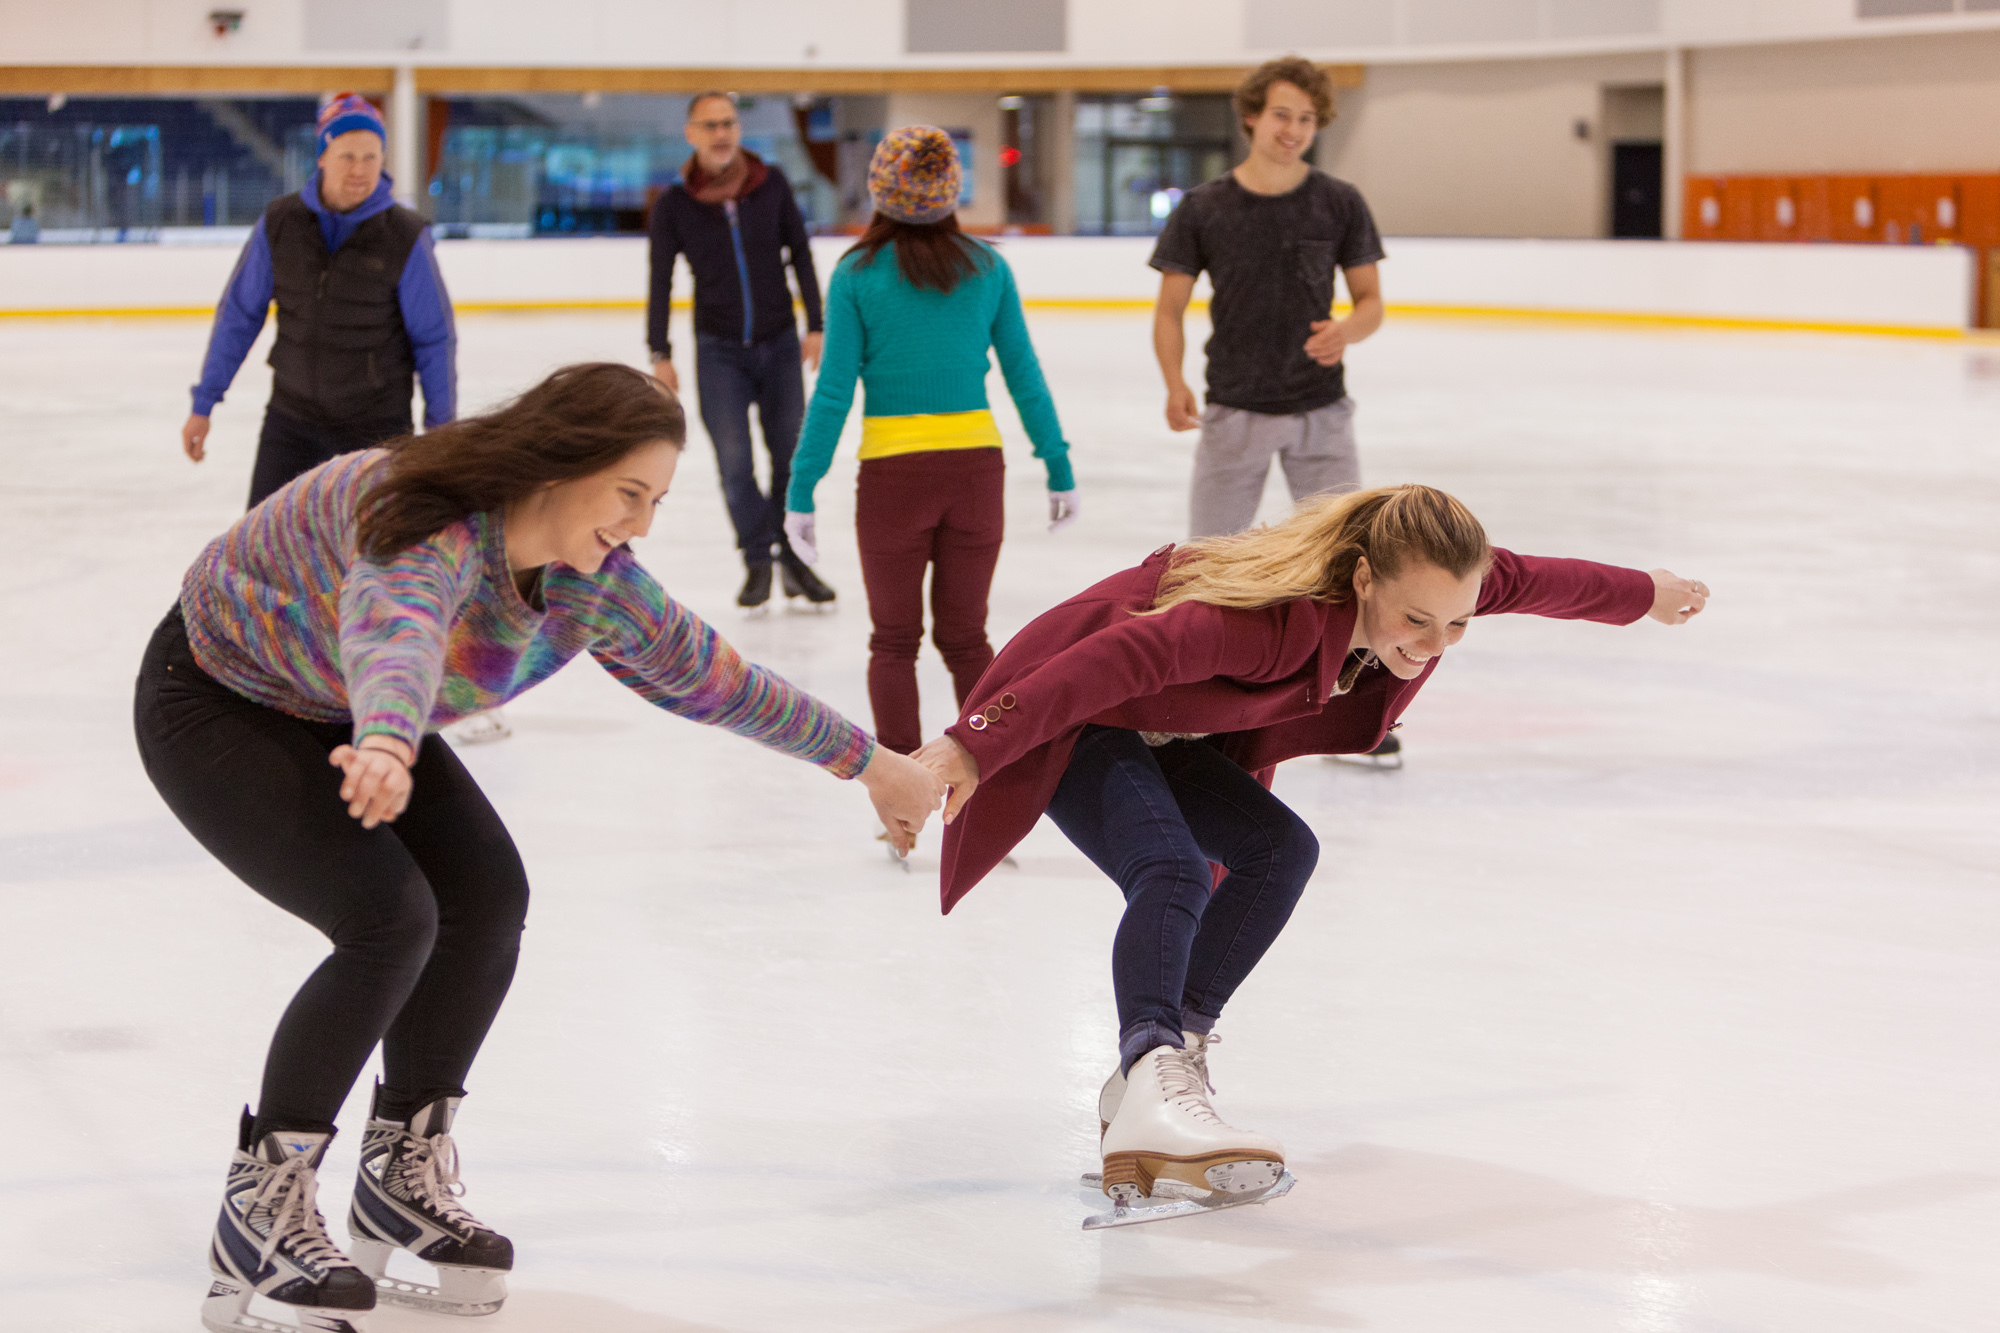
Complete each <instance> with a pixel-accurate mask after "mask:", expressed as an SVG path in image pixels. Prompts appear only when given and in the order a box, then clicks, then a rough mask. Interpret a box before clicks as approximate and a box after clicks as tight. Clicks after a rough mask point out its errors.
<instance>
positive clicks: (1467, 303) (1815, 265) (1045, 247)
mask: <svg viewBox="0 0 2000 1333" xmlns="http://www.w3.org/2000/svg"><path fill="white" fill-rule="evenodd" d="M851 243H852V242H851V241H850V240H847V239H842V238H838V237H828V238H823V239H820V240H816V241H814V242H813V257H814V262H815V263H816V264H817V265H818V267H819V271H820V275H821V281H822V282H824V281H825V279H826V276H827V275H829V274H830V273H832V271H833V265H834V262H835V261H836V260H837V259H838V258H839V256H840V254H841V252H842V251H844V250H845V249H846V248H847V247H848V246H849V245H850V244H851ZM1387 244H1388V250H1389V254H1390V258H1389V259H1388V260H1387V261H1385V263H1384V264H1383V268H1382V275H1383V287H1384V290H1385V292H1386V294H1387V296H1388V299H1389V303H1390V306H1391V307H1392V309H1393V308H1394V307H1396V306H1398V305H1402V306H1406V307H1421V306H1431V307H1459V308H1464V307H1476V308H1481V309H1489V310H1519V311H1536V310H1544V311H1546V310H1559V311H1595V312H1601V313H1609V314H1641V315H1675V316H1693V317H1713V318H1726V319H1750V320H1777V321H1789V322H1800V323H1816V324H1850V325H1857V324H1858V325H1882V326H1895V327H1902V328H1913V329H1953V328H1959V327H1962V326H1964V324H1965V323H1966V318H1967V315H1968V313H1969V312H1970V310H1971V304H1972V267H1971V260H1970V257H1969V256H1968V255H1967V254H1966V253H1965V252H1964V251H1960V250H1955V249H1947V248H1942V247H1935V246H1835V245H1799V246H1787V245H1718V244H1686V245H1679V244H1672V243H1658V244H1654V243H1648V242H1638V241H1509V240H1470V239H1465V240H1459V239H1438V238H1408V237H1405V238H1392V239H1390V240H1389V242H1388V243H1387ZM1151 249H1152V246H1151V242H1149V241H1146V240H1143V239H1125V238H1094V237H1019V238H1012V239H1009V240H1006V241H1004V242H1002V244H1001V253H1003V254H1004V255H1005V256H1006V257H1007V260H1008V262H1009V263H1011V264H1012V265H1013V266H1014V272H1015V275H1016V278H1017V281H1018V282H1019V285H1020V288H1021V291H1022V294H1023V295H1024V296H1025V297H1026V298H1027V299H1028V300H1030V301H1036V300H1044V301H1093V300H1097V301H1148V300H1150V299H1151V298H1152V296H1153V294H1154V293H1155V291H1157V289H1158V286H1159V275H1158V274H1157V273H1155V272H1154V271H1153V270H1152V269H1150V268H1148V267H1147V266H1146V259H1147V256H1148V255H1149V254H1150V253H1151ZM438 259H439V262H440V264H441V265H442V267H443V269H444V274H445V281H446V283H447V285H448V286H449V287H450V289H451V293H452V297H453V299H454V300H455V301H457V302H458V303H459V304H461V305H467V306H482V305H484V306H491V305H496V304H505V303H509V302H519V303H524V304H545V303H559V302H572V303H577V304H592V303H623V302H632V301H637V300H642V299H643V298H644V295H645V290H646V244H645V242H644V241H643V240H641V239H636V238H634V239H623V238H604V239H588V240H533V241H445V242H442V243H440V244H439V246H438ZM235 262H236V250H235V249H234V248H233V247H231V246H153V245H122V246H120V245H105V246H0V313H12V312H21V311H34V310H66V311H92V310H103V311H115V310H156V311H171V310H199V309H206V308H211V307H213V305H214V303H215V301H216V298H217V297H218V296H219V295H220V293H221V291H222V288H223V285H224V283H225V282H227V280H228V277H229V273H230V270H231V268H232V267H233V266H234V264H235ZM680 289H681V290H682V291H685V290H687V288H686V286H685V284H683V285H682V286H681V288H680ZM1204 292H1205V288H1203V289H1200V290H1198V291H1197V295H1198V296H1199V295H1202V294H1203V293H1204ZM634 318H635V321H636V318H637V316H636V312H635V316H634ZM635 328H636V323H635ZM634 337H635V339H636V338H637V337H638V334H637V333H636V332H635V334H634ZM634 345H635V346H637V343H636V342H635V344H634Z"/></svg>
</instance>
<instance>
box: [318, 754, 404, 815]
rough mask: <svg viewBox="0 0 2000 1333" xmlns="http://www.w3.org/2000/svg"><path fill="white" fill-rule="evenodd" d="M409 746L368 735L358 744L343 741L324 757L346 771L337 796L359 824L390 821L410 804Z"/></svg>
mask: <svg viewBox="0 0 2000 1333" xmlns="http://www.w3.org/2000/svg"><path fill="white" fill-rule="evenodd" d="M408 755H409V748H408V747H407V746H405V745H404V744H403V742H401V741H399V740H397V739H395V738H394V737H392V736H382V735H370V736H363V737H362V738H361V744H360V745H359V746H353V745H343V746H341V747H340V748H338V749H336V750H335V751H334V752H333V753H332V754H330V755H328V756H327V757H326V761H327V762H328V763H329V764H332V765H333V766H334V767H335V768H337V769H340V770H341V771H342V772H343V773H345V774H346V777H344V778H342V779H341V783H340V799H341V800H343V801H345V802H347V813H348V814H350V815H352V816H353V817H354V818H356V819H358V820H360V821H361V827H362V828H374V827H375V826H376V825H377V824H389V823H394V822H395V819H396V816H397V815H400V814H402V813H403V811H404V810H406V809H408V808H409V804H410V758H408V757H406V756H408Z"/></svg>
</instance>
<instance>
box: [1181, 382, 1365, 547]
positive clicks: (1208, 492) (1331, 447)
mask: <svg viewBox="0 0 2000 1333" xmlns="http://www.w3.org/2000/svg"><path fill="white" fill-rule="evenodd" d="M1273 455H1276V456H1277V459H1278V465H1279V466H1280V467H1282V468H1284V470H1285V484H1286V485H1287V486H1288V487H1290V488H1291V492H1292V499H1293V500H1295V501H1297V500H1303V499H1305V498H1306V497H1307V496H1308V495H1320V494H1323V493H1324V492H1327V491H1353V490H1359V489H1360V488H1361V460H1360V457H1359V454H1358V453H1357V451H1356V449H1355V446H1354V400H1353V399H1352V398H1342V399H1341V400H1340V401H1339V402H1337V403H1328V404H1327V405H1326V406H1325V407H1319V408H1314V409H1313V410H1312V411H1310V412H1299V413H1296V414H1294V415H1292V416H1286V417H1276V416H1270V415H1268V414H1266V413H1263V412H1246V411H1244V410H1243V409H1242V408H1240V407H1223V406H1220V405H1219V404H1215V403H1211V404H1209V405H1208V407H1207V408H1206V409H1205V410H1204V411H1203V412H1202V414H1201V443H1199V444H1197V445H1196V446H1195V451H1194V484H1193V487H1192V489H1191V491H1190V494H1189V497H1188V535H1189V537H1190V538H1196V537H1221V536H1226V535H1228V534H1229V533H1233V532H1241V531H1243V530H1244V529H1245V528H1247V527H1249V526H1250V524H1251V522H1252V521H1253V520H1254V519H1255V518H1256V517H1257V502H1258V501H1259V500H1261V499H1263V498H1264V478H1265V477H1267V476H1269V475H1270V472H1271V458H1272V456H1273Z"/></svg>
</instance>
